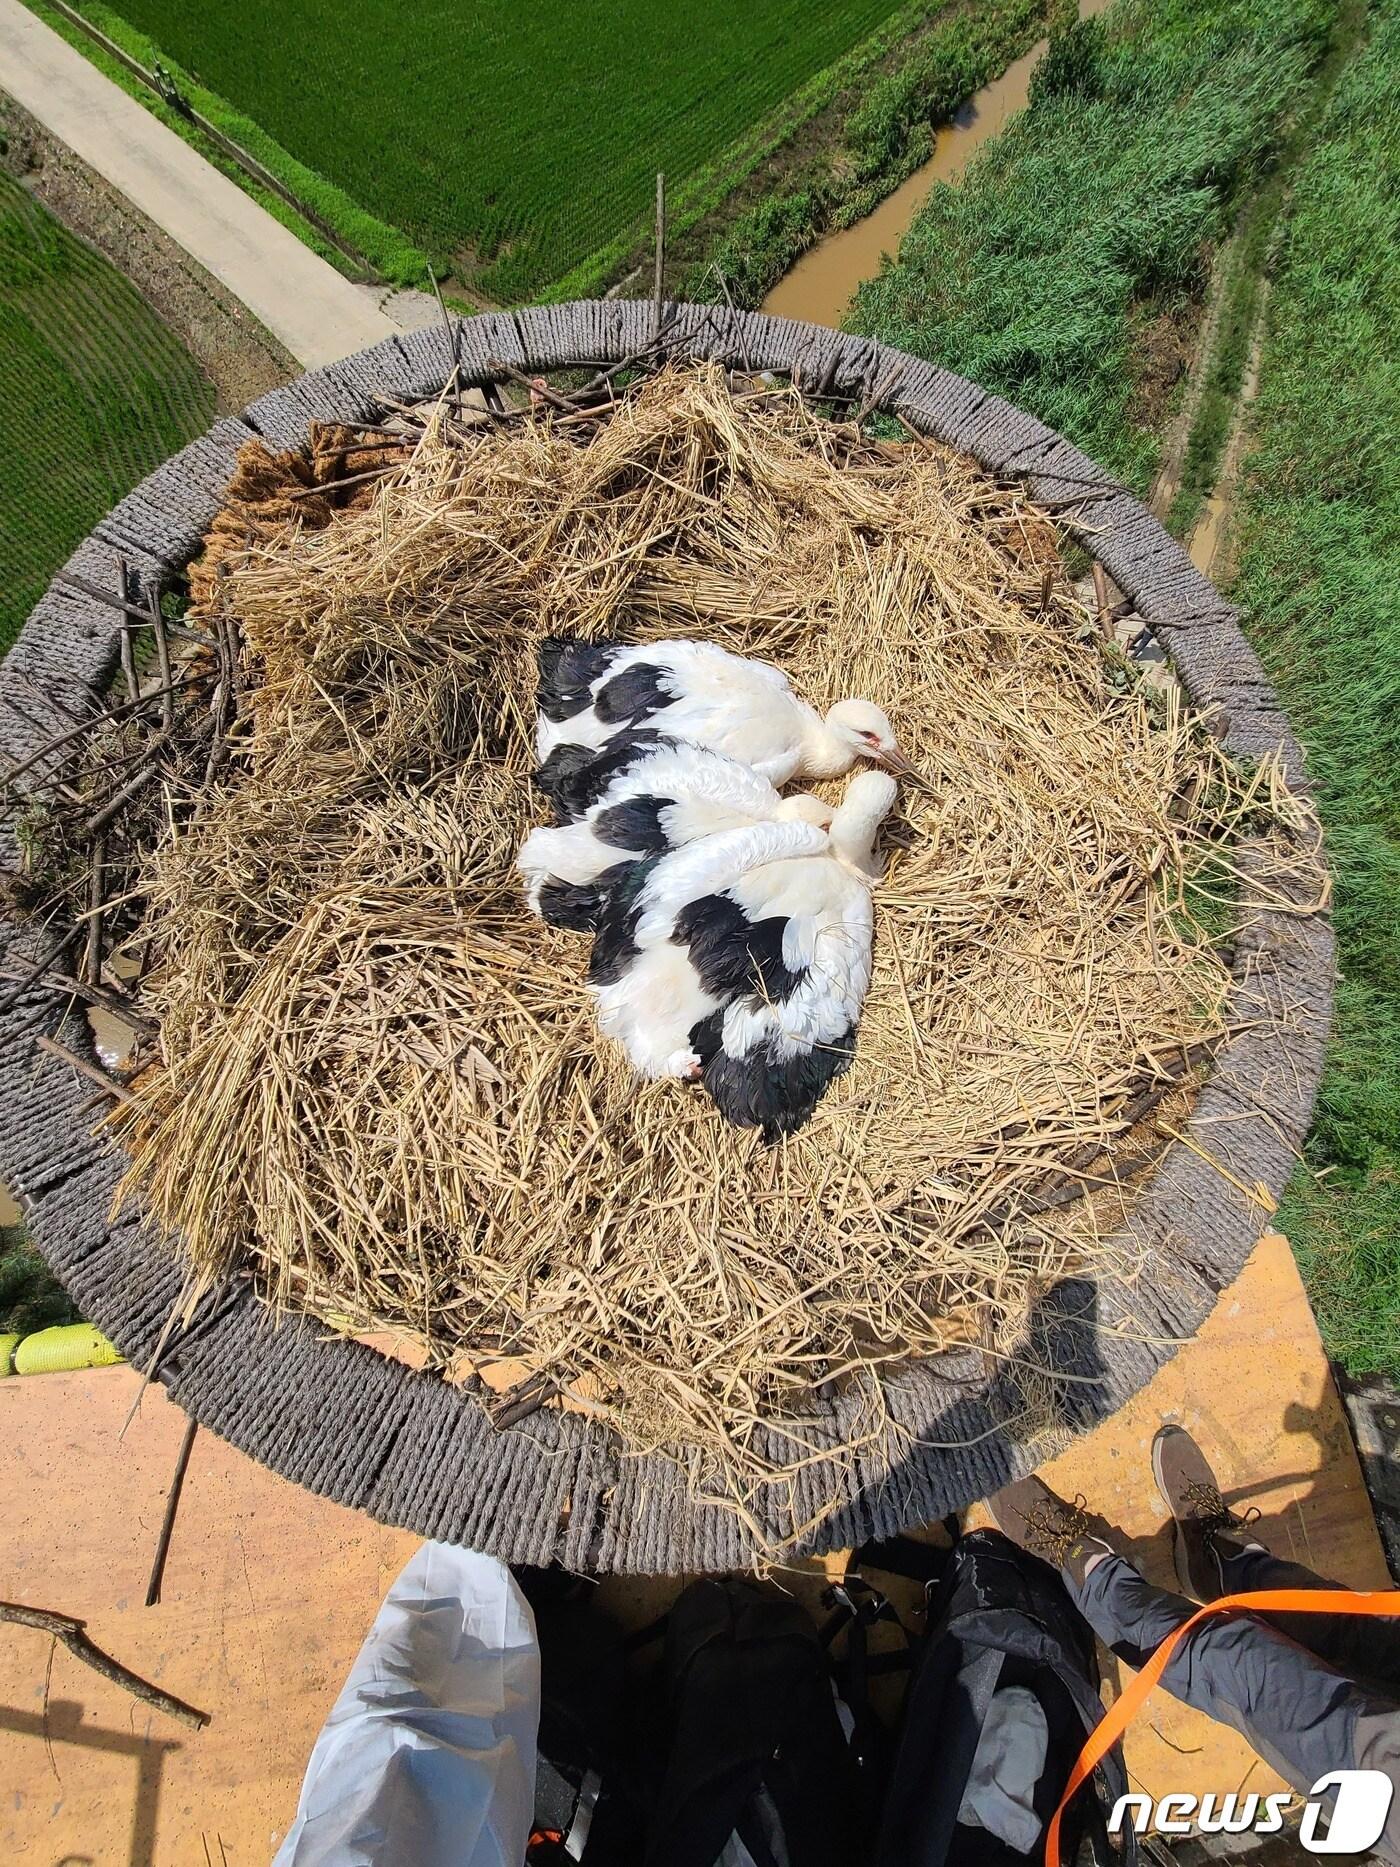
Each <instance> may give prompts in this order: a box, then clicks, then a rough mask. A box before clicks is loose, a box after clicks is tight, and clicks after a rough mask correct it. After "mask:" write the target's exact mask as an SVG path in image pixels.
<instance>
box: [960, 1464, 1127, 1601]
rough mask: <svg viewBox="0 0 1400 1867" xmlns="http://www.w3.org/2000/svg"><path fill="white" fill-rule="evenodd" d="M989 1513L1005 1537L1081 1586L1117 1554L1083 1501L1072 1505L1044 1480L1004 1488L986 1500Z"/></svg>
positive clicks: (1104, 1526)
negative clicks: (1100, 1561)
mask: <svg viewBox="0 0 1400 1867" xmlns="http://www.w3.org/2000/svg"><path fill="white" fill-rule="evenodd" d="M987 1509H988V1510H989V1511H990V1512H991V1513H992V1522H993V1523H994V1524H995V1525H996V1527H997V1529H998V1530H1000V1531H1001V1533H1002V1535H1003V1536H1009V1537H1010V1538H1011V1541H1012V1542H1013V1543H1017V1544H1019V1545H1020V1547H1021V1548H1022V1549H1026V1550H1029V1551H1030V1553H1031V1555H1033V1556H1039V1557H1041V1558H1042V1559H1043V1560H1044V1561H1046V1562H1048V1563H1050V1564H1052V1565H1053V1567H1055V1568H1057V1569H1063V1570H1064V1571H1065V1573H1066V1574H1067V1575H1069V1576H1070V1577H1071V1579H1072V1580H1073V1581H1074V1582H1075V1583H1076V1585H1078V1584H1080V1583H1082V1582H1083V1580H1084V1577H1085V1576H1086V1575H1087V1574H1088V1572H1089V1570H1090V1569H1091V1568H1092V1567H1093V1566H1094V1563H1095V1562H1096V1561H1097V1560H1098V1558H1099V1557H1101V1556H1112V1555H1115V1554H1116V1553H1117V1552H1116V1551H1115V1549H1114V1547H1113V1545H1112V1543H1110V1542H1109V1541H1108V1539H1107V1537H1106V1536H1105V1535H1104V1532H1105V1531H1106V1530H1107V1529H1108V1525H1107V1524H1106V1523H1105V1522H1104V1521H1103V1519H1102V1518H1101V1517H1091V1516H1090V1515H1089V1513H1088V1511H1087V1510H1086V1509H1085V1508H1084V1500H1083V1498H1082V1497H1080V1498H1076V1499H1075V1500H1074V1502H1073V1503H1072V1504H1071V1503H1069V1502H1068V1501H1067V1500H1066V1499H1064V1498H1062V1497H1057V1496H1056V1495H1055V1493H1054V1492H1053V1491H1052V1490H1051V1489H1050V1487H1049V1485H1048V1484H1046V1483H1045V1481H1044V1480H1043V1479H1041V1478H1018V1479H1017V1481H1016V1483H1015V1484H1010V1485H1005V1486H1003V1487H1002V1489H1001V1490H1000V1491H998V1492H997V1493H996V1495H995V1497H989V1498H988V1499H987Z"/></svg>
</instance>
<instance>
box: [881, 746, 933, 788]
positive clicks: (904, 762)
mask: <svg viewBox="0 0 1400 1867" xmlns="http://www.w3.org/2000/svg"><path fill="white" fill-rule="evenodd" d="M874 756H875V759H876V761H877V763H879V764H881V765H883V766H884V768H885V770H886V771H892V772H893V773H894V775H895V776H896V777H897V778H907V779H908V780H909V782H910V783H911V784H913V785H917V786H918V788H919V789H920V790H921V791H927V792H929V793H930V794H932V791H933V786H932V785H931V784H930V783H929V781H928V779H927V778H925V776H924V775H923V773H922V772H921V771H920V770H919V768H918V767H917V766H916V765H911V764H910V763H909V761H908V759H907V758H905V756H904V754H903V753H902V752H901V751H900V750H899V748H898V747H897V746H891V747H889V749H888V750H887V751H881V752H877V753H876V754H875V755H874Z"/></svg>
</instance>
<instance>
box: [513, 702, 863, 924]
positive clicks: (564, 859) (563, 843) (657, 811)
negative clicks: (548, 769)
mask: <svg viewBox="0 0 1400 1867" xmlns="http://www.w3.org/2000/svg"><path fill="white" fill-rule="evenodd" d="M574 802H575V804H576V805H578V806H581V810H580V814H579V815H578V816H577V818H576V819H575V821H573V822H572V823H567V824H564V825H563V826H562V827H559V828H553V829H539V830H532V831H531V832H530V834H529V835H528V836H527V837H526V839H525V841H524V843H523V845H522V846H521V850H520V854H519V856H518V857H517V858H516V864H515V866H516V867H517V868H518V869H519V871H520V873H521V874H522V876H523V877H524V878H525V899H526V901H527V902H528V903H529V906H530V908H531V911H532V912H533V913H535V914H538V915H539V916H540V918H541V919H542V920H546V921H548V922H549V923H550V924H551V926H554V927H572V928H575V929H577V930H578V931H580V932H583V933H591V932H592V931H593V930H594V929H595V927H596V926H597V923H598V914H599V910H600V908H601V907H602V903H603V899H604V896H605V895H606V894H607V893H608V891H609V889H611V888H612V887H614V886H615V885H616V883H617V882H618V881H619V880H620V879H621V876H622V873H623V871H624V870H625V869H626V868H627V866H628V865H629V864H630V863H633V862H636V861H638V860H639V859H641V858H642V857H645V856H664V855H665V854H667V852H668V851H670V850H673V849H681V848H683V847H684V846H685V845H686V844H687V843H694V842H698V841H699V839H700V838H701V837H704V836H714V835H716V834H718V832H719V831H721V830H737V829H742V828H744V827H745V826H746V825H748V824H754V823H784V822H801V823H814V824H817V825H819V826H820V827H822V828H825V827H826V825H828V824H829V823H830V822H831V819H832V814H833V813H832V807H831V805H830V804H824V803H823V802H822V800H821V799H820V798H819V797H813V796H812V795H811V794H810V793H809V792H799V793H798V794H797V796H795V797H780V796H779V795H778V793H777V791H775V790H774V788H773V786H772V785H771V784H769V782H768V780H767V779H766V778H763V777H760V776H759V774H758V773H757V772H756V771H754V770H753V769H752V768H751V767H750V766H748V765H744V764H742V763H741V762H740V761H739V760H738V759H734V758H730V757H729V756H728V755H727V754H726V753H724V752H712V751H711V750H710V749H709V748H708V747H706V746H696V745H691V744H689V743H688V742H687V741H685V740H676V739H670V738H667V737H665V736H664V735H662V734H659V733H656V732H651V731H647V730H643V731H641V732H623V733H619V734H618V735H617V736H616V737H615V738H614V739H611V740H609V742H608V744H607V746H606V747H605V748H604V750H603V751H602V752H600V753H599V754H598V755H597V757H596V758H595V760H594V761H593V764H592V765H591V766H590V767H589V768H588V770H587V771H586V772H581V773H580V774H579V779H578V783H577V785H576V787H575V791H574Z"/></svg>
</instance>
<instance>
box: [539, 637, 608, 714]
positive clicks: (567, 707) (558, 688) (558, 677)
mask: <svg viewBox="0 0 1400 1867" xmlns="http://www.w3.org/2000/svg"><path fill="white" fill-rule="evenodd" d="M620 646H621V644H620V643H617V642H583V641H580V640H579V638H578V637H577V636H574V635H547V636H546V637H545V638H544V640H543V641H542V642H541V643H540V646H539V653H538V657H537V659H538V663H539V672H540V680H539V697H538V705H539V709H540V712H541V713H543V715H544V716H545V718H546V719H547V720H553V721H554V722H555V724H556V725H558V724H560V723H561V722H562V721H564V720H571V719H572V718H573V717H574V715H575V714H576V713H582V711H583V709H584V708H585V707H586V706H588V705H589V703H590V702H591V700H592V698H593V684H594V682H595V681H600V680H602V678H603V676H604V675H605V674H606V673H607V671H608V669H609V667H610V666H611V665H612V659H613V656H614V655H615V654H616V653H617V651H618V648H619V647H620Z"/></svg>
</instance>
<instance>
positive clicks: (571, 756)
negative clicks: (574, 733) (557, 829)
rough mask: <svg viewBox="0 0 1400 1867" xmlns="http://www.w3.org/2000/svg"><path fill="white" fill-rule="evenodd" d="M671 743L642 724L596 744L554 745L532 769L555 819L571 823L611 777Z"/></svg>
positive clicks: (592, 804)
mask: <svg viewBox="0 0 1400 1867" xmlns="http://www.w3.org/2000/svg"><path fill="white" fill-rule="evenodd" d="M670 744H671V741H670V740H669V739H666V738H665V737H663V735H662V734H661V733H659V732H657V731H656V730H655V729H654V728H653V727H650V726H642V727H640V728H638V730H637V731H636V732H625V733H614V734H613V736H612V738H611V739H609V740H607V741H606V742H605V743H604V744H603V745H601V746H598V747H593V746H579V745H569V744H562V745H557V746H555V748H554V750H553V751H552V752H551V753H550V755H549V757H548V758H547V759H546V760H545V762H544V763H543V765H541V766H540V768H539V770H538V771H537V772H536V773H535V783H536V784H537V785H538V786H539V788H540V789H541V791H543V792H544V794H545V796H546V797H547V798H548V799H549V801H550V803H551V804H552V805H553V806H554V820H555V822H556V823H573V822H576V821H577V819H578V818H580V817H583V816H586V815H587V813H588V812H589V811H590V810H592V808H593V806H594V805H595V804H596V803H597V802H598V799H599V798H600V797H601V796H602V795H603V793H604V791H606V790H607V788H608V786H609V785H610V784H611V783H612V781H613V779H614V778H619V777H621V775H622V774H623V772H625V771H628V770H630V769H631V767H632V766H633V765H635V764H636V762H637V760H638V759H640V758H643V757H645V756H646V755H647V754H649V753H652V752H655V751H657V750H658V749H659V748H660V747H662V746H667V745H670Z"/></svg>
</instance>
